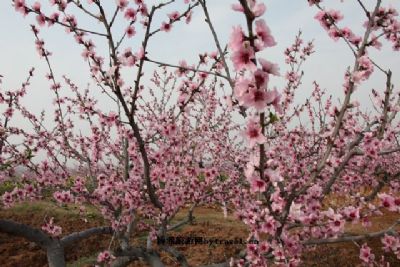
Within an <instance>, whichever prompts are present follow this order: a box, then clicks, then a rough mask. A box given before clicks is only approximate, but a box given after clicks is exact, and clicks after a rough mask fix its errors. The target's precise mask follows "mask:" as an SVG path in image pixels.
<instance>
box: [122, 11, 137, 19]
mask: <svg viewBox="0 0 400 267" xmlns="http://www.w3.org/2000/svg"><path fill="white" fill-rule="evenodd" d="M124 17H125V18H126V19H127V20H135V19H136V11H135V10H134V9H133V8H128V9H127V10H126V11H125V14H124Z"/></svg>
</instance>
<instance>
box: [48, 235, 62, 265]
mask: <svg viewBox="0 0 400 267" xmlns="http://www.w3.org/2000/svg"><path fill="white" fill-rule="evenodd" d="M64 255H65V254H64V247H63V246H62V245H61V243H60V242H59V241H55V242H54V243H52V244H51V245H50V246H48V247H47V261H48V263H49V267H65V266H66V263H65V256H64Z"/></svg>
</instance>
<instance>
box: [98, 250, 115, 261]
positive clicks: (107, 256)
mask: <svg viewBox="0 0 400 267" xmlns="http://www.w3.org/2000/svg"><path fill="white" fill-rule="evenodd" d="M113 259H115V257H114V256H113V255H112V254H111V252H110V251H108V250H106V251H103V252H100V254H99V255H98V256H97V262H104V263H106V262H110V261H112V260H113Z"/></svg>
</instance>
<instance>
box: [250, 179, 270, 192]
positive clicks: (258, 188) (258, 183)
mask: <svg viewBox="0 0 400 267" xmlns="http://www.w3.org/2000/svg"><path fill="white" fill-rule="evenodd" d="M266 185H267V184H266V182H264V181H263V180H261V179H259V178H257V177H253V178H252V179H251V183H250V187H251V191H252V192H260V193H262V192H264V191H265V190H266Z"/></svg>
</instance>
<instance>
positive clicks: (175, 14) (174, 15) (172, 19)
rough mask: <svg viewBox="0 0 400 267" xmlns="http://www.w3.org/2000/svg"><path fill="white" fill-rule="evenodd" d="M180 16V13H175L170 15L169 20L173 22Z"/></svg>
mask: <svg viewBox="0 0 400 267" xmlns="http://www.w3.org/2000/svg"><path fill="white" fill-rule="evenodd" d="M179 16H180V14H179V12H178V11H174V12H172V13H169V14H168V18H169V19H170V20H171V21H175V20H177V19H178V18H179Z"/></svg>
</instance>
